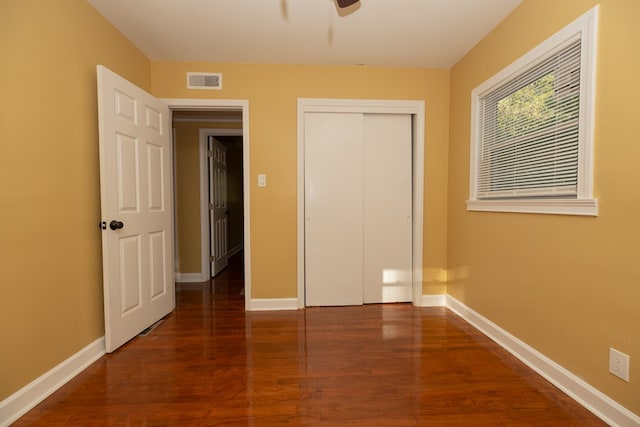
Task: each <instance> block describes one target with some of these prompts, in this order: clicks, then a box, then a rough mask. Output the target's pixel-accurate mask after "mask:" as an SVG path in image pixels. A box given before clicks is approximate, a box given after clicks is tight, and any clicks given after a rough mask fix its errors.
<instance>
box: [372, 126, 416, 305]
mask: <svg viewBox="0 0 640 427" xmlns="http://www.w3.org/2000/svg"><path fill="white" fill-rule="evenodd" d="M363 120H364V126H363V131H364V143H363V152H364V162H363V165H364V172H363V174H364V185H363V192H364V197H363V211H364V221H363V228H364V236H363V237H364V245H363V248H364V282H363V288H364V289H363V292H364V302H365V303H382V302H408V301H411V299H412V295H413V292H412V284H413V281H412V261H411V259H412V256H411V255H412V239H411V237H412V231H411V230H412V195H411V193H412V187H411V182H412V176H411V116H410V115H408V114H365V115H364V117H363Z"/></svg>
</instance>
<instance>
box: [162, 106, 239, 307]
mask: <svg viewBox="0 0 640 427" xmlns="http://www.w3.org/2000/svg"><path fill="white" fill-rule="evenodd" d="M163 101H164V102H166V103H167V105H168V106H169V109H170V110H205V111H206V110H212V111H213V110H238V111H242V132H241V135H242V169H243V180H244V187H243V199H244V291H245V308H246V309H248V308H249V306H250V301H251V238H250V237H251V236H250V230H249V229H250V227H249V225H250V221H249V218H250V216H249V213H250V212H251V211H250V206H249V201H250V197H249V196H250V194H249V190H250V186H249V183H250V179H249V176H250V175H249V100H247V99H180V98H177V99H176V98H171V99H169V98H164V99H163ZM216 131H218V132H220V131H222V130H221V129H217V130H216ZM227 132H228V131H227ZM217 135H230V133H217ZM205 145H206V138H205ZM204 153H205V156H204V159H205V160H206V147H205V150H204ZM202 162H203V155H202V133H201V134H200V207H201V214H200V230H201V236H203V238H202V239H201V240H202V243H201V250H200V252H201V254H202V260H203V261H201V263H202V269H201V272H202V273H201V274H202V275H203V276H204V279H203V280H209V277H210V266H209V242H208V241H209V236H208V235H209V225H208V222H209V215H208V213H207V212H205V214H204V215H203V214H202V207H203V206H205V207H206V205H207V204H208V202H207V201H206V200H208V195H207V193H206V188H208V184H207V185H206V187H205V186H203V184H202V183H203V180H206V179H208V178H207V172H206V165H205V168H204V170H205V172H204V178H203V167H202ZM205 182H206V181H205ZM203 188H204V190H203ZM203 191H204V193H205V199H204V200H205V202H204V203H203V202H202V201H203V196H202V193H203ZM203 224H204V225H203ZM203 227H206V228H204V231H203ZM205 245H206V246H205Z"/></svg>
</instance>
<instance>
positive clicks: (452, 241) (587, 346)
mask: <svg viewBox="0 0 640 427" xmlns="http://www.w3.org/2000/svg"><path fill="white" fill-rule="evenodd" d="M597 3H600V4H601V13H600V37H599V42H600V46H599V47H600V50H599V56H598V78H597V117H596V140H595V196H596V197H598V198H599V200H600V215H599V216H598V217H597V218H582V217H575V216H556V215H528V214H505V213H482V212H467V211H466V208H465V200H466V199H467V197H468V192H469V187H468V186H469V132H470V128H469V120H470V119H469V118H470V92H471V90H472V89H473V88H474V87H476V86H477V85H479V84H480V83H482V82H483V81H485V80H486V79H488V78H489V77H491V76H492V75H493V74H495V73H496V72H498V71H500V70H501V69H502V68H503V67H505V66H507V65H508V64H509V63H511V62H512V61H514V60H515V59H517V58H518V57H519V56H521V55H523V54H524V53H526V52H527V51H528V50H529V49H531V48H533V47H534V46H535V45H536V44H538V43H540V42H542V41H543V40H544V39H546V38H547V37H549V36H551V35H552V34H553V33H555V32H556V31H558V30H559V29H561V28H562V27H563V26H565V25H566V24H568V23H569V22H571V21H573V20H574V19H575V18H577V17H578V16H580V15H581V14H583V13H584V12H586V11H587V10H588V9H590V8H591V7H593V6H594V5H595V4H597ZM550 11H553V13H549V12H550ZM638 22H640V2H638V1H637V0H601V1H599V2H598V1H595V0H594V1H592V0H588V1H587V0H563V1H561V2H558V1H555V0H526V1H525V2H524V3H523V4H522V5H521V6H520V7H519V8H518V9H516V10H515V11H514V13H512V14H511V15H510V16H509V17H508V18H507V19H506V20H505V21H504V22H503V23H501V24H500V25H499V26H498V27H497V28H496V29H495V30H494V31H493V32H492V33H491V34H489V35H488V36H487V37H486V38H485V39H484V40H483V41H482V42H481V43H479V44H478V45H477V46H476V47H475V48H474V49H473V50H472V51H471V52H470V53H469V54H468V55H467V56H465V58H463V59H462V60H461V61H460V62H459V63H458V64H457V65H456V66H454V67H453V69H452V71H451V121H450V150H449V160H450V162H449V215H448V219H449V222H448V228H449V239H448V243H449V248H448V265H449V284H448V293H449V294H451V295H452V296H454V297H455V298H457V299H459V300H460V301H462V302H464V303H465V304H466V305H467V306H469V307H471V308H472V309H474V310H476V311H478V312H479V313H480V314H482V315H483V316H485V317H487V318H489V319H490V320H491V321H493V322H495V323H497V324H498V325H499V326H501V327H502V328H504V329H506V330H507V331H509V332H511V333H512V334H514V335H515V336H517V337H518V338H520V339H522V340H523V341H525V342H526V343H528V344H529V345H531V346H532V347H534V348H535V349H536V350H538V351H540V352H542V353H544V354H545V355H547V356H548V357H550V358H551V359H553V360H554V361H556V362H557V363H559V364H560V365H562V366H564V367H565V368H567V369H569V370H570V371H571V372H573V373H574V374H576V375H577V376H579V377H581V378H583V379H584V380H585V381H587V382H588V383H589V384H591V385H593V386H595V387H596V388H598V389H599V390H601V391H602V392H604V393H606V394H607V395H609V396H610V397H612V398H613V399H615V400H616V401H618V402H619V403H621V404H622V405H624V406H625V407H627V408H628V409H630V410H632V411H633V412H635V413H636V414H640V369H637V364H638V361H640V270H638V260H639V256H640V252H639V251H638V242H639V241H640V227H638V210H639V209H640V185H639V184H638V183H640V168H638V166H637V163H638V159H639V158H640V141H639V137H638V135H639V133H638V129H637V123H638V116H639V115H640V106H639V104H638V102H637V99H639V98H640V83H639V80H638V70H640V55H639V53H638V52H639V50H638V42H639V41H640V26H639V25H638ZM610 346H611V347H614V348H617V349H619V350H620V351H623V352H625V353H627V354H629V355H630V356H631V382H630V383H625V382H623V381H622V380H619V379H617V378H615V377H614V376H612V375H610V374H609V373H608V350H609V347H610Z"/></svg>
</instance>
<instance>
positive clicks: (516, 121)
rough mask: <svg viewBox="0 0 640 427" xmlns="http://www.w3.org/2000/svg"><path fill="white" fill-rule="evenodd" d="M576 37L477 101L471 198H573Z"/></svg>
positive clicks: (578, 58)
mask: <svg viewBox="0 0 640 427" xmlns="http://www.w3.org/2000/svg"><path fill="white" fill-rule="evenodd" d="M580 67H581V39H580V38H579V37H578V38H577V40H575V41H571V42H569V43H568V44H567V45H566V46H565V47H563V48H561V49H560V50H559V51H557V52H555V53H553V54H552V55H551V56H548V57H546V58H545V59H544V60H542V61H541V62H539V63H537V64H535V65H534V66H532V67H530V68H528V69H527V70H525V71H524V72H521V73H519V75H517V76H515V77H513V78H511V79H510V80H508V81H507V82H506V83H503V84H501V85H500V86H498V87H496V88H493V89H492V90H490V91H489V92H487V93H486V94H485V95H483V96H482V97H481V98H480V108H481V111H480V116H479V118H480V123H481V128H480V132H479V137H480V141H479V142H480V144H479V151H478V159H477V162H478V163H477V168H476V173H477V175H476V181H475V182H476V197H477V199H479V200H482V199H503V198H523V197H526V198H528V197H554V196H563V197H565V198H566V197H576V195H577V191H578V189H577V186H578V139H579V138H578V136H579V120H578V119H579V107H580Z"/></svg>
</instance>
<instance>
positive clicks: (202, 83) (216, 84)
mask: <svg viewBox="0 0 640 427" xmlns="http://www.w3.org/2000/svg"><path fill="white" fill-rule="evenodd" d="M187 89H222V73H187Z"/></svg>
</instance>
